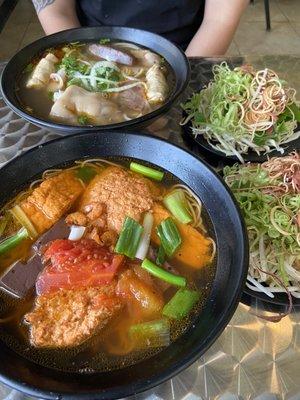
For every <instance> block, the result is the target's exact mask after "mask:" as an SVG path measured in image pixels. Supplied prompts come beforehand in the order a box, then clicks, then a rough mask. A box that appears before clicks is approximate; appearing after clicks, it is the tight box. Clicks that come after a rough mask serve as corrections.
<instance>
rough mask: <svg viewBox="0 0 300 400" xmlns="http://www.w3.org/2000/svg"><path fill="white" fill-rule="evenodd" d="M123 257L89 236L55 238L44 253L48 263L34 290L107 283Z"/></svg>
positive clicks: (46, 291) (51, 290)
mask: <svg viewBox="0 0 300 400" xmlns="http://www.w3.org/2000/svg"><path fill="white" fill-rule="evenodd" d="M123 260H124V257H123V256H121V255H119V254H114V253H112V252H111V251H110V250H109V249H108V248H107V247H105V246H100V245H99V244H98V243H96V242H95V241H94V240H91V239H81V240H78V241H71V240H68V239H58V240H54V241H53V242H50V244H49V245H48V246H47V249H46V251H45V253H44V257H43V261H44V262H50V264H49V265H48V266H46V268H45V269H44V270H43V271H42V272H41V274H40V275H39V277H38V279H37V282H36V291H37V294H38V295H41V294H45V293H50V292H54V291H57V290H59V289H74V288H78V287H81V288H82V287H88V286H89V287H91V286H92V287H95V286H102V285H106V284H108V283H110V282H111V281H112V279H113V278H114V276H115V274H116V272H117V271H118V270H119V268H120V266H121V265H122V263H123Z"/></svg>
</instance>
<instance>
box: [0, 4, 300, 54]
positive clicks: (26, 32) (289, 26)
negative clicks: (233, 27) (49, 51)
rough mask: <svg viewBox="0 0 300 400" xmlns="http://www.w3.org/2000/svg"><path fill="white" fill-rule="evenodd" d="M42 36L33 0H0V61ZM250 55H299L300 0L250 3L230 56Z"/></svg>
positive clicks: (231, 47) (230, 50) (229, 52)
mask: <svg viewBox="0 0 300 400" xmlns="http://www.w3.org/2000/svg"><path fill="white" fill-rule="evenodd" d="M268 5H269V11H270V18H269V22H270V25H271V27H270V30H267V18H266V17H267V15H268V13H267V8H268ZM43 35H44V33H43V30H42V28H41V26H40V24H39V21H38V19H37V16H36V13H35V10H34V8H33V5H32V3H31V1H30V0H0V60H5V59H8V58H10V57H11V56H12V55H13V54H14V53H15V52H16V51H17V50H19V49H20V48H22V47H24V46H26V45H27V44H29V43H31V42H33V41H34V40H36V39H38V38H40V37H42V36H43ZM251 54H258V55H264V54H295V55H300V0H253V1H251V2H250V3H249V6H248V7H247V10H246V12H245V13H244V15H243V17H242V20H241V22H240V25H239V28H238V30H237V32H236V34H235V37H234V41H233V43H232V44H231V46H230V48H229V50H228V52H227V55H251Z"/></svg>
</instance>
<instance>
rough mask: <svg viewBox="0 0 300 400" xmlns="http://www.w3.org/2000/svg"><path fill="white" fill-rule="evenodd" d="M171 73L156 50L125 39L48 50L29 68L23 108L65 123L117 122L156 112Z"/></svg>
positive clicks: (165, 94) (21, 95)
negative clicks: (122, 40) (153, 50)
mask: <svg viewBox="0 0 300 400" xmlns="http://www.w3.org/2000/svg"><path fill="white" fill-rule="evenodd" d="M172 79H173V74H172V71H171V68H170V66H169V65H168V64H167V63H166V61H165V60H164V59H163V58H162V57H161V56H159V55H158V54H156V53H154V52H152V51H150V50H148V49H145V48H141V47H138V46H136V45H134V44H132V43H127V42H110V41H109V39H102V40H100V41H98V42H90V43H81V42H76V43H71V44H66V45H61V46H59V47H56V48H51V49H48V50H46V51H45V52H44V53H43V54H41V55H40V56H39V57H37V58H36V59H34V60H33V61H32V62H31V63H30V64H29V65H28V66H27V68H26V69H25V71H24V74H23V76H22V79H21V81H20V83H19V88H18V96H19V99H20V102H21V104H22V105H23V107H24V108H25V110H26V111H27V112H29V113H31V114H33V115H35V116H38V117H41V118H43V119H46V120H47V119H50V120H53V121H55V122H58V123H62V124H67V125H107V124H112V123H119V122H123V121H127V120H131V119H133V118H138V117H140V116H142V115H145V114H148V113H149V112H151V111H153V110H156V109H157V108H159V107H160V106H161V105H163V104H164V103H165V102H166V100H167V97H168V95H169V92H170V90H171V83H172Z"/></svg>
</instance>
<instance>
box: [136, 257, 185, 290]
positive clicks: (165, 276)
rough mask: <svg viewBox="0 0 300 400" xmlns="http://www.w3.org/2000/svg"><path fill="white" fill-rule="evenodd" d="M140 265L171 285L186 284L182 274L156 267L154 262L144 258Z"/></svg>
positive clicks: (182, 285)
mask: <svg viewBox="0 0 300 400" xmlns="http://www.w3.org/2000/svg"><path fill="white" fill-rule="evenodd" d="M141 267H142V268H144V269H145V270H146V271H148V272H149V273H150V274H151V275H153V276H155V277H156V278H159V279H161V280H163V281H165V282H168V283H170V284H171V285H175V286H181V287H184V286H186V279H185V278H184V277H183V276H179V275H175V274H171V272H168V271H166V270H164V269H163V268H160V267H158V266H157V265H156V264H154V263H153V262H151V261H150V260H148V259H147V258H145V260H144V261H143V262H142V264H141Z"/></svg>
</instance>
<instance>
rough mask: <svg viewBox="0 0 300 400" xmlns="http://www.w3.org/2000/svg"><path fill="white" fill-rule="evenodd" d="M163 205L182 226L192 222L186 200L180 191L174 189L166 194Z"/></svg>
mask: <svg viewBox="0 0 300 400" xmlns="http://www.w3.org/2000/svg"><path fill="white" fill-rule="evenodd" d="M163 203H164V205H165V206H166V208H167V209H168V210H169V211H170V212H171V213H172V215H173V216H174V217H175V218H176V219H177V220H178V221H179V222H181V223H182V224H189V223H190V222H192V221H193V218H192V216H191V213H190V210H189V206H188V200H187V198H186V196H185V193H184V191H183V190H182V189H176V190H174V191H172V192H171V193H169V194H167V195H166V196H165V197H164V199H163Z"/></svg>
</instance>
